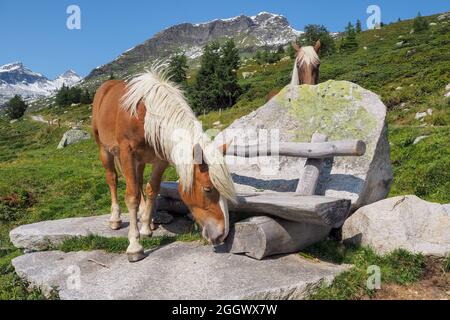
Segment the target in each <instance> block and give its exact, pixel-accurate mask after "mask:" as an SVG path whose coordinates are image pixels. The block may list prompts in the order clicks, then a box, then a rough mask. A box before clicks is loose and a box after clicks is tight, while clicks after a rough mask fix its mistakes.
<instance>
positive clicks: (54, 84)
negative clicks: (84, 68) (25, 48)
mask: <svg viewBox="0 0 450 320" xmlns="http://www.w3.org/2000/svg"><path fill="white" fill-rule="evenodd" d="M81 79H82V78H81V77H80V76H79V75H77V74H76V73H75V71H73V70H69V71H66V72H65V73H63V74H61V75H60V76H59V77H57V78H56V79H54V80H49V79H48V78H47V77H45V76H44V75H42V74H40V73H36V72H33V71H32V70H30V69H29V68H27V67H25V66H24V65H23V63H21V62H14V63H9V64H5V65H3V66H1V67H0V106H1V105H2V104H4V103H5V102H6V101H8V100H9V99H11V98H12V97H13V96H14V95H16V94H18V95H21V96H22V98H24V99H26V100H33V99H36V98H39V97H44V96H49V95H51V94H52V93H54V92H55V91H56V90H58V89H59V88H61V87H62V85H63V84H65V85H67V86H72V85H74V84H76V83H78V82H80V81H81Z"/></svg>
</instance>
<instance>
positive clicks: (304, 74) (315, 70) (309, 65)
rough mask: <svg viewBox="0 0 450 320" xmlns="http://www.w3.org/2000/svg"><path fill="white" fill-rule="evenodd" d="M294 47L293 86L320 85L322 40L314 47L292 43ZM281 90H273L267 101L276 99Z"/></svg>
mask: <svg viewBox="0 0 450 320" xmlns="http://www.w3.org/2000/svg"><path fill="white" fill-rule="evenodd" d="M292 47H293V48H294V49H295V51H296V53H295V62H294V70H293V71H292V80H291V84H292V85H295V86H298V85H302V84H311V85H315V84H318V83H319V68H320V58H319V55H318V53H319V51H320V40H318V41H317V42H316V43H315V45H314V47H313V46H309V47H301V46H299V45H298V44H297V43H296V42H292ZM279 92H280V90H272V91H270V92H269V94H268V95H267V101H269V100H271V99H272V98H273V97H275V96H276V95H277V94H278V93H279Z"/></svg>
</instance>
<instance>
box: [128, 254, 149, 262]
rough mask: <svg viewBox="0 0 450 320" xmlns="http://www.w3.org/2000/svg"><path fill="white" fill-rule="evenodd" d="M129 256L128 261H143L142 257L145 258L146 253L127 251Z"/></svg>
mask: <svg viewBox="0 0 450 320" xmlns="http://www.w3.org/2000/svg"><path fill="white" fill-rule="evenodd" d="M127 257H128V261H129V262H131V263H133V262H138V261H141V260H142V259H144V258H145V254H144V252H136V253H127Z"/></svg>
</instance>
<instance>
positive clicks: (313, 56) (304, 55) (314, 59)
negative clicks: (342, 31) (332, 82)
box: [291, 46, 320, 86]
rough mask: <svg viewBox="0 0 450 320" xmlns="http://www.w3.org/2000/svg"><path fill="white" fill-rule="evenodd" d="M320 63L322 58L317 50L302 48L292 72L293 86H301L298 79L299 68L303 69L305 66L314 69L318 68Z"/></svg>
mask: <svg viewBox="0 0 450 320" xmlns="http://www.w3.org/2000/svg"><path fill="white" fill-rule="evenodd" d="M319 63H320V58H319V55H318V54H317V52H316V50H314V47H312V46H310V47H302V48H301V50H300V51H299V53H298V55H297V58H296V59H295V62H294V70H293V71H292V80H291V85H294V86H298V85H299V84H300V81H299V79H298V68H299V67H301V66H302V65H303V64H307V65H313V66H314V67H317V66H318V65H319Z"/></svg>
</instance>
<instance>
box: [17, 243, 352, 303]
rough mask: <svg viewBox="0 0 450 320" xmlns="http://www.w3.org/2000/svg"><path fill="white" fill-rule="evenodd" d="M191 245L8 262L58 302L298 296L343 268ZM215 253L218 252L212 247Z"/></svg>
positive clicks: (296, 258)
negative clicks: (140, 254) (137, 255)
mask: <svg viewBox="0 0 450 320" xmlns="http://www.w3.org/2000/svg"><path fill="white" fill-rule="evenodd" d="M214 250H215V249H214V248H213V247H211V246H205V245H202V244H200V243H198V242H194V243H183V242H175V243H172V244H169V245H167V246H164V247H160V248H157V249H154V250H150V251H148V252H147V254H148V256H147V257H146V258H145V259H144V260H142V261H140V262H137V263H133V264H131V263H129V262H128V260H127V257H126V255H125V254H110V253H105V252H103V251H90V252H69V253H63V252H60V251H47V252H35V253H29V254H25V255H23V256H20V257H17V258H15V259H14V260H13V261H12V264H13V266H14V268H15V269H16V272H17V273H18V275H19V276H20V277H22V278H23V279H25V280H26V281H28V282H29V283H30V285H31V286H33V287H35V288H36V287H37V288H40V289H42V290H43V292H44V293H46V294H49V293H50V292H51V290H52V288H57V289H58V291H59V296H60V298H61V299H64V300H66V299H194V300H206V299H271V300H272V299H303V298H305V297H306V295H307V293H308V290H310V288H311V287H314V286H316V285H318V284H319V283H320V282H321V281H325V282H331V281H332V280H333V279H334V277H335V276H336V275H337V274H339V273H341V272H343V271H345V270H347V269H348V267H349V266H347V265H333V264H330V263H326V262H313V261H311V260H307V259H304V258H302V257H300V256H299V255H288V256H281V257H276V258H272V259H266V260H263V261H258V260H254V259H250V258H248V257H246V256H243V255H234V254H230V253H224V252H220V251H217V252H214ZM216 250H218V249H216Z"/></svg>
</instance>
